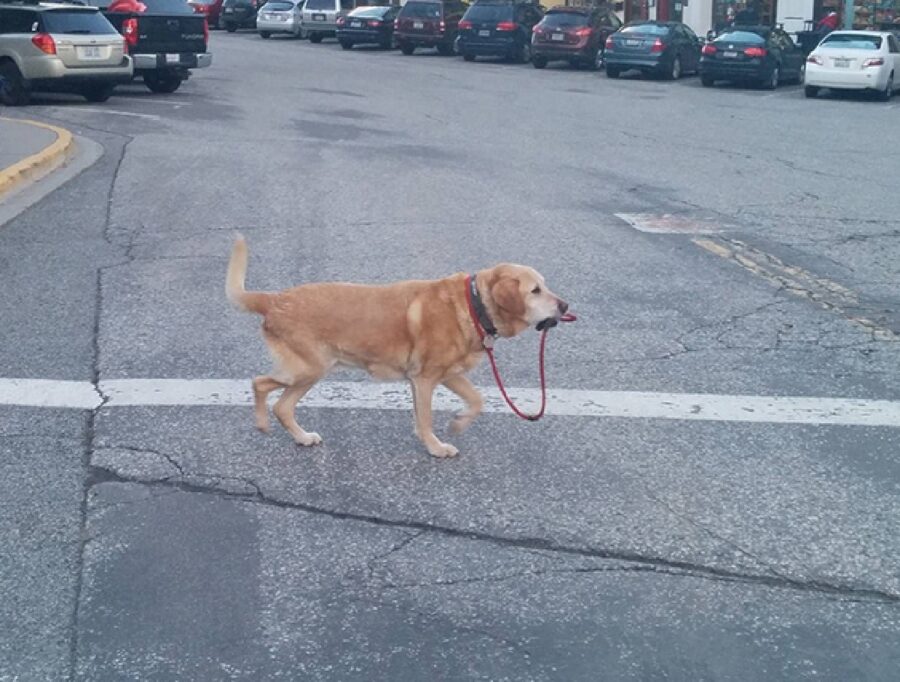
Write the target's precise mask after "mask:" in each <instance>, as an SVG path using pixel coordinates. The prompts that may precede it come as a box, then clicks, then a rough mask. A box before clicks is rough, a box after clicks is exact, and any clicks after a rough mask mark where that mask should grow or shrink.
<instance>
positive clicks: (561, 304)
mask: <svg viewBox="0 0 900 682" xmlns="http://www.w3.org/2000/svg"><path fill="white" fill-rule="evenodd" d="M556 305H557V306H558V307H559V314H560V315H565V314H566V311H567V310H568V309H569V304H568V303H566V302H565V301H564V300H562V299H559V302H558V303H557V304H556Z"/></svg>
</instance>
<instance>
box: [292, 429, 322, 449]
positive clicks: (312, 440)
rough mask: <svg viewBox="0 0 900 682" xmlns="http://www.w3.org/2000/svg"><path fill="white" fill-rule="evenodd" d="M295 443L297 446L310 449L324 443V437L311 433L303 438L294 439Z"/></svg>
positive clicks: (305, 434)
mask: <svg viewBox="0 0 900 682" xmlns="http://www.w3.org/2000/svg"><path fill="white" fill-rule="evenodd" d="M294 442H295V443H296V444H297V445H303V446H306V447H309V446H311V445H320V444H321V443H322V436H320V435H319V434H318V433H314V432H312V431H310V432H309V433H304V434H303V435H302V436H298V437H297V438H295V439H294Z"/></svg>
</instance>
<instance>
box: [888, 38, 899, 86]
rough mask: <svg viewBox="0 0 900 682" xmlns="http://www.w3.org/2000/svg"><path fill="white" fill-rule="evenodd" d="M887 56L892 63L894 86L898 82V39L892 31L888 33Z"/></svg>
mask: <svg viewBox="0 0 900 682" xmlns="http://www.w3.org/2000/svg"><path fill="white" fill-rule="evenodd" d="M888 52H889V54H888V57H890V58H891V60H892V61H893V63H894V87H896V86H897V84H898V83H900V40H897V36H895V35H894V34H893V33H888Z"/></svg>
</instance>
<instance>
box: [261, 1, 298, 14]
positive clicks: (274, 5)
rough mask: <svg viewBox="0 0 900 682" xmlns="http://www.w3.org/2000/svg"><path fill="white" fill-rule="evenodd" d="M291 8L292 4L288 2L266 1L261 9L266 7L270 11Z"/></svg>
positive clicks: (282, 10)
mask: <svg viewBox="0 0 900 682" xmlns="http://www.w3.org/2000/svg"><path fill="white" fill-rule="evenodd" d="M293 8H294V5H293V3H290V2H267V3H266V4H265V5H263V9H267V10H269V11H270V12H287V11H289V10H292V9H293Z"/></svg>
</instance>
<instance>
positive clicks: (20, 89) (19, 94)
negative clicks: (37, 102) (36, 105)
mask: <svg viewBox="0 0 900 682" xmlns="http://www.w3.org/2000/svg"><path fill="white" fill-rule="evenodd" d="M30 99H31V95H30V93H29V92H28V86H27V85H25V79H24V78H22V74H21V72H20V71H19V67H17V66H16V65H15V64H13V63H12V62H3V63H2V64H0V102H3V104H5V105H6V106H8V107H23V106H25V105H26V104H28V101H29V100H30Z"/></svg>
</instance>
